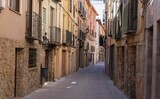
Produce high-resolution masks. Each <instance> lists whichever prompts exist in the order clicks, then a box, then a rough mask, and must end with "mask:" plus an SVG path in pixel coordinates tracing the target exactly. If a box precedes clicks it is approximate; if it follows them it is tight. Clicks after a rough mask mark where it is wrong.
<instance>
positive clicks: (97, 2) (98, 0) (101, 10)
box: [90, 0, 105, 23]
mask: <svg viewBox="0 0 160 99" xmlns="http://www.w3.org/2000/svg"><path fill="white" fill-rule="evenodd" d="M90 1H91V3H92V5H93V6H94V8H95V9H96V11H97V12H98V14H99V16H97V19H101V21H102V23H103V19H104V14H105V4H104V2H103V0H90Z"/></svg>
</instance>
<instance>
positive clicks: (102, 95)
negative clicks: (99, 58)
mask: <svg viewBox="0 0 160 99" xmlns="http://www.w3.org/2000/svg"><path fill="white" fill-rule="evenodd" d="M23 99H128V98H127V97H126V96H125V95H124V94H123V93H122V92H121V91H120V90H119V89H118V88H116V87H115V86H114V85H113V83H112V81H111V80H110V79H109V78H108V77H107V76H106V75H105V74H104V63H102V62H101V63H98V64H97V65H95V66H89V67H87V68H84V69H81V70H80V71H78V72H76V73H73V74H71V75H70V76H68V77H65V78H61V79H60V80H57V81H56V82H48V83H45V85H44V86H43V87H42V88H40V89H38V90H36V91H35V92H33V93H31V94H30V95H28V96H26V97H24V98H23Z"/></svg>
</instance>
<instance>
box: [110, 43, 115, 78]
mask: <svg viewBox="0 0 160 99" xmlns="http://www.w3.org/2000/svg"><path fill="white" fill-rule="evenodd" d="M109 75H110V77H111V79H112V80H113V79H114V45H111V46H110V58H109Z"/></svg>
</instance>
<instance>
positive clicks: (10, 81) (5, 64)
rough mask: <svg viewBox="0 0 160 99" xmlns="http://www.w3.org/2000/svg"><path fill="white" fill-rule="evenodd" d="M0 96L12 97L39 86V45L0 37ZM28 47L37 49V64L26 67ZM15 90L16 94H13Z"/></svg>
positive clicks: (5, 98) (11, 98) (22, 94)
mask: <svg viewBox="0 0 160 99" xmlns="http://www.w3.org/2000/svg"><path fill="white" fill-rule="evenodd" d="M0 42H1V43H0V60H1V61H0V82H1V83H0V97H1V99H13V98H14V96H15V95H16V96H17V97H19V96H24V95H26V94H29V93H31V92H32V91H34V90H36V89H37V88H39V87H40V65H41V59H42V58H41V46H40V45H39V43H38V42H34V43H26V42H25V41H16V40H10V39H5V38H0ZM29 48H36V49H37V64H36V65H37V66H36V67H35V68H28V57H29ZM15 91H16V94H15Z"/></svg>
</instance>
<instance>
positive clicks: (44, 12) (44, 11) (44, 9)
mask: <svg viewBox="0 0 160 99" xmlns="http://www.w3.org/2000/svg"><path fill="white" fill-rule="evenodd" d="M43 23H45V24H46V8H44V7H43Z"/></svg>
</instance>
